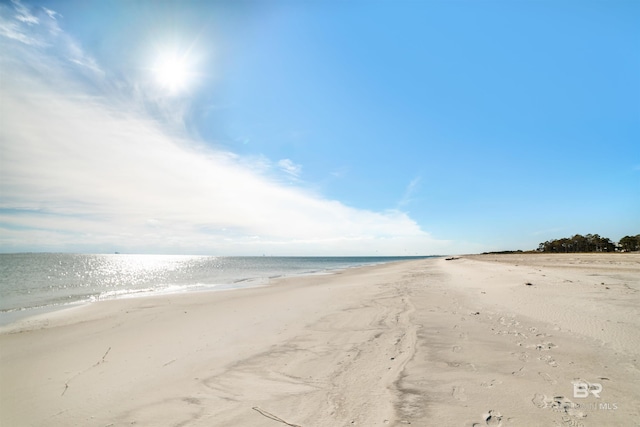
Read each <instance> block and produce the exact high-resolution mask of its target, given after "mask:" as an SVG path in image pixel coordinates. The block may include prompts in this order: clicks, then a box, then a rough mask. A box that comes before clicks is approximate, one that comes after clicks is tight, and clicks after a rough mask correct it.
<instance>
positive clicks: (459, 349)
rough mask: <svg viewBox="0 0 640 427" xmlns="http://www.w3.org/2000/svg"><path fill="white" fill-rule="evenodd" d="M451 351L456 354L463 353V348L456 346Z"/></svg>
mask: <svg viewBox="0 0 640 427" xmlns="http://www.w3.org/2000/svg"><path fill="white" fill-rule="evenodd" d="M451 351H453V352H454V353H460V352H461V351H462V347H460V346H459V345H454V346H453V347H452V348H451Z"/></svg>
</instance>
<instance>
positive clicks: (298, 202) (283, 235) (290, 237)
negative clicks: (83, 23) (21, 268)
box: [0, 2, 449, 255]
mask: <svg viewBox="0 0 640 427" xmlns="http://www.w3.org/2000/svg"><path fill="white" fill-rule="evenodd" d="M15 9H16V10H17V11H19V12H17V13H18V15H15V16H14V17H13V18H7V17H6V12H7V10H8V9H7V8H6V7H4V8H3V9H2V18H1V19H2V21H0V34H1V35H2V36H3V37H4V40H5V41H6V40H8V39H9V40H10V41H11V42H10V43H5V46H6V47H7V48H6V49H3V50H2V51H1V52H0V61H2V63H3V66H4V72H3V82H2V85H1V86H0V90H1V93H0V96H1V97H2V100H3V102H2V103H0V158H1V159H2V168H0V182H1V191H0V196H1V197H0V246H1V247H2V248H3V249H4V250H34V249H47V250H113V249H111V248H116V249H118V250H121V249H123V250H131V251H153V252H207V253H212V252H213V253H223V254H250V253H271V254H368V253H377V254H380V255H384V254H404V253H412V254H413V253H428V252H431V253H433V252H444V251H446V247H447V246H448V244H449V242H443V241H435V240H434V239H432V238H431V237H430V236H429V234H428V233H426V232H424V231H423V230H421V228H420V226H419V225H418V224H417V223H416V222H415V221H414V220H412V219H411V218H410V217H409V216H408V215H406V214H405V213H403V212H401V211H398V210H390V211H384V212H374V211H369V210H362V209H355V208H352V207H349V206H346V205H345V204H343V203H341V202H339V201H335V200H329V199H326V198H323V197H321V196H318V195H316V194H314V193H312V192H310V191H307V190H305V189H304V188H299V187H292V186H290V185H289V186H283V185H281V184H279V182H278V180H277V179H276V178H275V177H272V176H271V175H270V174H269V173H268V172H266V171H265V170H264V168H260V167H258V168H254V167H253V165H252V163H251V161H249V160H247V159H246V158H240V157H238V156H237V155H235V154H233V153H229V152H224V151H220V150H214V149H211V148H207V146H206V144H203V143H202V142H201V141H197V140H195V139H193V138H192V137H190V136H189V135H187V134H184V133H177V132H175V129H171V130H168V128H167V127H166V126H165V124H163V123H162V122H159V121H158V120H157V118H154V116H152V115H149V114H147V113H145V112H144V111H141V110H140V109H139V108H137V105H136V104H135V102H134V101H130V104H128V103H127V102H123V101H122V98H121V96H118V97H112V96H110V95H109V94H108V93H103V94H99V95H96V94H95V93H92V92H90V91H87V90H86V89H85V86H83V85H79V84H77V83H76V82H75V81H76V79H77V73H82V69H83V68H87V67H89V68H90V69H92V70H93V71H95V72H93V71H92V72H91V73H90V74H88V75H87V76H88V77H87V78H91V79H93V80H92V82H93V83H94V84H95V85H98V86H99V85H101V81H100V79H101V78H103V77H101V73H100V72H98V71H100V70H101V67H100V66H99V65H98V64H97V62H96V61H94V60H92V59H90V56H89V55H87V54H86V53H85V52H83V51H82V49H81V48H80V47H79V45H78V44H77V43H75V42H73V40H72V39H71V38H69V37H68V36H66V35H64V33H63V32H60V37H59V38H58V41H57V42H58V43H59V44H64V45H65V46H62V47H60V46H58V48H59V50H56V52H66V53H71V54H70V55H69V57H68V58H67V63H66V64H65V65H62V63H61V61H60V59H59V57H58V56H57V55H54V54H51V53H47V52H45V51H43V49H42V48H41V47H42V46H43V45H42V44H39V43H30V42H29V41H37V40H40V38H39V36H38V34H37V33H38V30H36V31H29V29H28V27H38V26H42V25H43V24H42V22H43V19H44V18H46V19H48V20H55V17H56V14H55V12H53V11H50V10H46V11H45V10H41V11H42V16H38V17H37V19H31V18H30V17H35V15H33V14H28V10H27V11H23V9H24V6H23V5H22V4H21V3H18V2H16V3H15ZM43 17H44V18H43ZM9 24H12V25H13V24H15V25H14V26H13V27H11V26H10V25H9ZM51 25H53V24H51ZM56 26H57V24H56ZM9 27H11V28H12V31H14V30H15V32H14V33H12V32H9V34H7V31H5V30H6V28H9ZM56 28H58V30H59V29H60V27H56ZM16 34H19V36H16ZM35 58H37V59H38V61H39V62H38V63H37V64H38V66H37V67H35V68H34V66H33V65H32V64H33V61H34V59H35ZM71 58H75V59H76V60H72V59H71ZM69 64H76V65H75V67H73V68H72V69H70V68H69ZM258 166H259V165H258ZM278 166H279V167H280V169H282V170H283V171H285V173H287V174H289V175H291V176H292V177H298V176H299V175H300V173H301V166H300V165H297V164H295V163H294V162H292V161H291V160H290V159H282V160H280V161H279V162H278ZM416 185H417V181H416V183H415V184H412V185H410V187H409V188H408V189H407V195H406V199H407V200H408V199H409V198H410V195H411V194H412V192H413V190H411V188H413V187H415V186H416Z"/></svg>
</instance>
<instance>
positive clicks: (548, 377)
mask: <svg viewBox="0 0 640 427" xmlns="http://www.w3.org/2000/svg"><path fill="white" fill-rule="evenodd" d="M538 375H540V376H541V377H542V379H543V380H545V381H546V382H547V383H549V384H551V385H556V384H558V381H556V380H555V379H554V378H553V377H552V376H551V375H549V374H547V373H546V372H538Z"/></svg>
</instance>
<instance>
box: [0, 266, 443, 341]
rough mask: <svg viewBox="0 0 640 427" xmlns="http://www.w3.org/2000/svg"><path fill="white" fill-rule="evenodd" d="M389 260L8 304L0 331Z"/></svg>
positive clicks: (2, 313)
mask: <svg viewBox="0 0 640 427" xmlns="http://www.w3.org/2000/svg"><path fill="white" fill-rule="evenodd" d="M14 255H15V254H14ZM17 255H20V254H17ZM45 255H47V254H45ZM72 255H80V256H83V254H72ZM89 255H92V254H89ZM102 255H104V254H98V256H102ZM108 255H112V254H108ZM125 256H126V255H125ZM145 256H147V255H145ZM151 256H154V255H151ZM159 256H161V257H165V256H166V255H159ZM179 256H181V255H179ZM171 257H173V255H171ZM187 257H189V256H187ZM433 257H435V256H420V257H415V258H416V259H426V258H433ZM212 258H221V257H212ZM222 258H224V257H222ZM226 258H229V257H226ZM233 258H243V257H233ZM244 258H248V259H251V258H259V259H261V258H263V257H244ZM278 258H301V259H308V258H318V259H321V258H327V257H278ZM335 258H336V259H348V258H354V259H361V258H364V257H335ZM369 258H371V257H369ZM379 258H381V259H385V258H397V257H379ZM391 262H398V260H395V259H394V260H392V261H378V262H371V263H368V264H365V265H360V264H355V265H346V266H339V267H338V266H335V267H329V268H320V267H318V269H311V270H305V271H302V272H289V273H284V274H280V273H279V274H275V275H271V276H248V277H242V278H237V279H234V280H233V281H230V282H220V283H212V284H206V283H193V284H188V285H185V284H182V285H163V287H159V288H143V289H137V288H132V289H121V290H118V291H104V292H102V293H101V294H100V295H93V296H86V297H85V298H83V299H77V300H74V301H69V302H59V303H54V304H45V305H37V306H31V307H19V308H12V309H6V310H3V311H0V332H1V331H2V328H5V327H8V326H11V325H12V324H15V323H17V322H20V321H23V320H28V319H29V318H31V317H39V316H42V315H46V314H47V313H51V312H58V311H64V310H67V309H73V308H76V307H78V306H83V305H89V304H94V303H96V302H101V301H111V300H120V299H129V298H149V297H156V296H164V295H177V294H182V293H191V292H219V291H227V290H236V289H243V288H252V287H260V286H269V285H270V284H271V283H273V282H274V281H277V280H280V279H283V278H293V277H305V276H314V275H325V274H334V273H336V272H340V271H342V270H345V269H350V268H358V267H363V266H375V265H380V264H385V263H391Z"/></svg>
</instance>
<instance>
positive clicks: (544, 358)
mask: <svg viewBox="0 0 640 427" xmlns="http://www.w3.org/2000/svg"><path fill="white" fill-rule="evenodd" d="M538 360H541V361H543V362H545V363H546V364H547V365H549V366H551V367H552V368H557V367H558V362H556V360H555V359H554V358H553V357H551V356H540V357H538Z"/></svg>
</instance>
